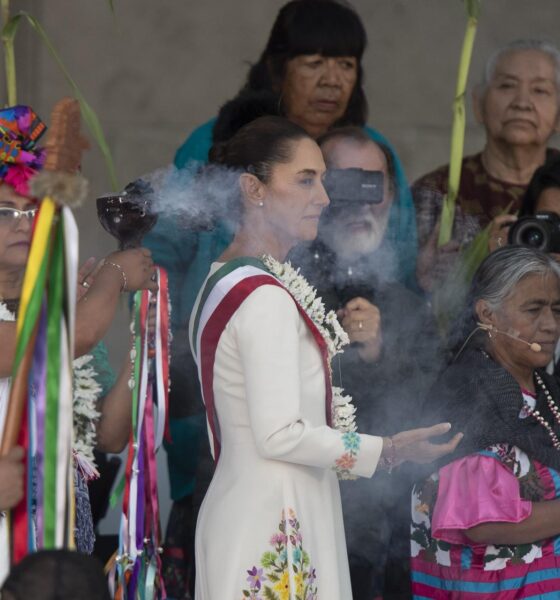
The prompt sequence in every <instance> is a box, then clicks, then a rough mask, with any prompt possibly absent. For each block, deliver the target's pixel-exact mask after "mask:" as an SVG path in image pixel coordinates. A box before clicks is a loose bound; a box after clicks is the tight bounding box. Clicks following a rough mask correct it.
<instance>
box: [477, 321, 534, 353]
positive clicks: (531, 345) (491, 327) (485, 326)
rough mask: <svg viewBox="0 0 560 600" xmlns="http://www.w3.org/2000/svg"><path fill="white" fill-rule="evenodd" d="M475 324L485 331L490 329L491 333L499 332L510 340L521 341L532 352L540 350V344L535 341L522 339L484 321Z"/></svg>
mask: <svg viewBox="0 0 560 600" xmlns="http://www.w3.org/2000/svg"><path fill="white" fill-rule="evenodd" d="M477 325H478V326H479V327H480V329H484V330H485V331H490V332H493V333H501V334H502V335H507V336H508V337H510V338H511V339H512V340H517V341H518V342H521V343H522V344H527V346H529V348H531V350H532V351H533V352H540V351H541V350H542V346H541V345H540V344H538V343H537V342H528V341H527V340H522V339H521V338H519V337H517V336H516V335H512V334H511V333H508V332H507V331H501V330H500V329H496V328H495V327H494V325H486V324H485V323H477Z"/></svg>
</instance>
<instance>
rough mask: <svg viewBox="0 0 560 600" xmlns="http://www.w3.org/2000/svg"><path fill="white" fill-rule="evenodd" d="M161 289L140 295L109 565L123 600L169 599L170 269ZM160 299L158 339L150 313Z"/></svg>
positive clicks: (135, 312) (161, 276) (161, 274)
mask: <svg viewBox="0 0 560 600" xmlns="http://www.w3.org/2000/svg"><path fill="white" fill-rule="evenodd" d="M157 281H158V292H157V293H156V294H155V296H154V295H153V294H152V293H151V292H149V291H144V292H136V294H135V297H134V308H133V319H134V344H133V356H134V357H135V358H134V366H133V375H134V387H133V390H132V416H131V420H132V432H131V436H130V441H129V448H128V458H127V464H126V469H125V477H124V481H125V484H124V495H123V503H122V516H121V524H120V530H119V551H118V554H117V555H116V556H115V557H114V559H113V560H114V564H113V565H111V564H109V566H108V567H107V571H108V572H109V577H110V579H111V578H112V581H111V582H110V586H111V588H112V589H115V577H116V590H115V598H117V599H119V600H121V599H122V600H136V599H138V598H139V599H144V598H145V599H150V600H151V599H158V600H164V599H165V598H167V594H166V592H165V586H164V584H163V578H162V574H161V558H160V551H161V549H160V543H161V528H160V519H159V501H158V491H157V463H156V453H157V451H158V449H159V447H160V446H161V443H162V441H163V437H164V435H165V433H166V432H167V431H168V426H167V406H168V391H169V342H170V340H169V300H168V287H167V274H166V273H165V271H164V270H163V269H158V270H157ZM153 300H155V309H156V323H155V335H154V340H153V341H152V340H151V335H150V332H149V331H148V328H147V324H148V312H149V308H150V304H151V302H152V301H153Z"/></svg>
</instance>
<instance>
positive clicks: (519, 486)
mask: <svg viewBox="0 0 560 600" xmlns="http://www.w3.org/2000/svg"><path fill="white" fill-rule="evenodd" d="M559 496H560V474H559V473H557V472H556V471H554V470H552V469H549V468H548V467H545V466H544V465H542V464H540V463H538V462H537V461H530V460H529V458H528V457H527V455H526V454H525V453H524V452H522V451H521V450H519V448H516V447H515V446H510V445H506V444H499V445H495V446H492V447H491V448H488V449H487V450H485V451H482V452H479V453H477V454H473V455H470V456H467V457H465V458H461V459H459V460H456V461H454V462H453V463H450V464H449V465H446V466H445V467H443V468H441V469H440V470H439V472H438V473H435V474H434V475H432V476H431V477H430V478H429V479H428V480H426V481H425V482H424V483H423V484H422V485H420V486H417V487H415V489H414V491H413V496H412V536H411V537H412V541H411V549H412V561H411V562H412V564H411V567H412V586H413V594H414V598H415V599H418V600H420V599H427V598H433V599H436V600H447V599H449V600H452V599H459V598H461V599H465V600H466V599H469V600H475V599H478V598H480V599H482V598H484V599H493V600H513V599H517V598H534V599H535V600H536V599H537V598H539V599H541V598H542V599H544V598H546V599H550V600H552V599H553V598H560V538H555V539H551V540H544V541H541V542H538V543H534V544H523V545H517V546H494V545H480V544H478V545H477V544H474V543H473V542H472V541H471V540H469V538H468V537H467V536H466V534H465V530H466V529H469V528H470V527H473V526H475V525H479V524H481V523H489V522H505V523H519V522H521V521H523V520H524V519H526V518H527V517H529V516H530V514H531V510H532V502H531V500H537V501H538V500H550V499H554V498H557V497H559Z"/></svg>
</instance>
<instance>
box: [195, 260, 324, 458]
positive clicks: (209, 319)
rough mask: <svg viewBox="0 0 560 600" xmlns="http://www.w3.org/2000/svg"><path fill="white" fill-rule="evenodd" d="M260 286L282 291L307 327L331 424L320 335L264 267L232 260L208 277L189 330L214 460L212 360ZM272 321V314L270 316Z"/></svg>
mask: <svg viewBox="0 0 560 600" xmlns="http://www.w3.org/2000/svg"><path fill="white" fill-rule="evenodd" d="M262 285H275V286H278V287H281V288H283V289H284V290H285V291H286V293H287V294H289V295H290V297H291V298H292V300H293V301H294V303H295V305H296V307H297V309H298V311H299V313H300V315H301V317H302V318H303V320H304V321H305V323H306V325H307V327H308V328H309V330H310V332H311V334H312V335H313V338H314V339H315V342H316V343H317V346H318V348H319V351H320V353H321V359H322V362H323V370H324V373H325V389H326V395H325V396H326V397H325V415H326V421H327V424H328V425H329V426H330V425H331V422H332V414H331V411H332V408H331V404H332V384H331V372H330V364H329V355H328V350H327V344H326V342H325V340H324V339H323V336H322V335H321V332H320V331H319V329H318V328H317V326H316V325H315V323H314V322H313V321H312V320H311V318H310V317H309V315H308V314H307V312H306V311H305V310H304V309H303V308H302V306H301V305H300V304H299V303H298V302H297V301H296V299H295V298H294V297H293V296H292V295H291V294H290V292H289V291H288V290H287V289H286V288H285V287H284V286H283V285H282V283H281V282H280V281H279V280H278V279H277V278H276V277H274V276H273V275H272V274H271V273H270V272H269V271H268V270H267V269H266V267H265V266H264V264H263V263H262V262H261V261H260V260H258V259H256V258H250V257H241V258H236V259H234V260H232V261H229V262H227V263H225V264H224V265H223V266H222V267H220V268H219V269H218V270H217V271H216V272H215V273H214V274H213V275H211V276H210V277H209V278H208V279H207V280H206V283H205V285H204V287H203V289H202V291H201V293H200V295H199V300H198V303H197V305H196V307H195V312H194V315H195V316H194V320H193V323H192V328H191V332H190V333H191V339H190V342H191V347H192V349H193V354H194V357H195V360H196V363H197V366H198V376H199V379H200V385H201V389H202V399H203V401H204V406H205V408H206V417H207V420H208V428H209V430H210V437H211V449H212V450H213V452H212V454H213V457H214V460H215V461H216V462H217V461H218V458H219V456H220V425H219V422H218V418H217V415H216V411H215V406H214V361H215V358H216V351H217V349H218V343H219V341H220V337H221V335H222V333H223V331H224V329H225V327H226V325H227V324H228V322H229V320H230V319H231V317H232V316H233V315H234V314H235V312H236V310H237V309H238V308H239V307H240V306H241V304H242V303H243V301H244V300H245V299H246V298H247V297H248V296H249V295H250V294H251V293H252V292H254V291H255V290H256V289H257V288H259V287H260V286H262ZM271 318H273V315H271Z"/></svg>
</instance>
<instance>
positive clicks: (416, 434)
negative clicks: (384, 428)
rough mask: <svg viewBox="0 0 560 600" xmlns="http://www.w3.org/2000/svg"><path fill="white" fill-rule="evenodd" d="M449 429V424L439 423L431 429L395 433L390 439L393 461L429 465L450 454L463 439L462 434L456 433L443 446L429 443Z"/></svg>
mask: <svg viewBox="0 0 560 600" xmlns="http://www.w3.org/2000/svg"><path fill="white" fill-rule="evenodd" d="M450 429H451V425H450V424H449V423H439V424H438V425H433V426H432V427H422V428H421V429H411V430H410V431H401V432H400V433H397V434H396V435H394V436H393V437H392V438H391V440H392V442H393V448H392V452H393V455H394V459H395V460H396V462H398V463H401V462H404V461H406V460H409V461H411V462H415V463H420V464H425V463H431V462H433V461H434V460H437V459H438V458H441V457H442V456H445V455H446V454H450V453H451V452H453V451H454V450H455V448H457V445H458V444H459V442H460V441H461V440H462V439H463V434H462V433H457V434H456V435H454V436H453V437H452V438H451V439H450V440H449V441H448V442H445V443H444V444H433V443H432V442H430V439H431V438H434V437H438V436H440V435H444V434H445V433H447V432H448V431H449V430H450Z"/></svg>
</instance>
